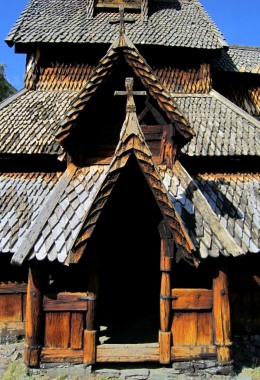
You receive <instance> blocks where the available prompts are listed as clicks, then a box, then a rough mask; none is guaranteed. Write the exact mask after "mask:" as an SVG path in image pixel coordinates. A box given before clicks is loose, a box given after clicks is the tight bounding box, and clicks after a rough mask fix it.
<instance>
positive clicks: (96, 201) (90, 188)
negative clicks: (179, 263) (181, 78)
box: [12, 108, 194, 264]
mask: <svg viewBox="0 0 260 380" xmlns="http://www.w3.org/2000/svg"><path fill="white" fill-rule="evenodd" d="M132 155H134V156H135V158H136V160H137V161H138V164H139V167H140V170H142V173H143V175H144V177H145V178H146V181H147V182H148V183H149V186H150V189H151V191H152V193H153V195H154V198H155V200H156V202H157V204H158V206H159V208H160V210H161V212H162V215H163V217H164V218H165V219H166V220H167V222H168V224H169V226H170V229H171V231H172V234H173V236H174V238H175V242H176V244H177V246H178V247H179V251H180V253H182V255H184V256H185V257H188V259H189V260H192V252H193V251H194V245H193V243H192V240H191V239H190V238H189V236H188V234H187V231H186V229H185V227H184V226H183V224H182V221H181V219H180V217H179V216H178V214H177V213H176V211H175V209H174V206H173V204H172V202H171V199H170V197H169V195H168V193H167V191H166V189H165V186H164V184H163V182H162V180H161V177H160V175H159V172H158V170H157V168H156V166H155V164H154V163H153V160H152V155H151V152H150V150H149V148H148V146H147V145H146V143H145V138H144V135H143V133H142V131H141V129H140V126H139V123H138V119H137V116H136V112H135V109H133V108H131V109H130V108H128V109H127V113H126V119H125V122H124V124H123V127H122V131H121V134H120V141H119V143H118V146H117V148H116V151H115V154H114V158H113V160H112V162H111V164H110V165H109V166H107V165H106V166H104V165H101V166H99V165H94V166H93V167H92V168H91V167H89V168H85V169H76V167H75V166H73V165H72V164H70V166H69V167H68V169H67V171H66V172H67V173H66V172H65V173H64V174H63V176H62V178H61V179H60V181H59V182H58V183H57V186H56V188H55V189H53V192H52V194H50V196H49V198H48V199H47V200H46V202H45V204H44V206H43V208H42V212H41V213H39V215H38V218H37V219H36V220H35V222H34V224H32V226H31V229H29V231H28V233H27V234H26V235H25V236H24V237H23V240H22V241H21V244H20V246H19V247H18V248H17V252H16V253H15V254H14V256H13V259H12V261H13V263H16V264H21V263H22V262H23V260H24V259H25V258H26V257H28V256H29V257H31V258H32V257H36V258H37V259H39V260H42V259H44V258H46V257H47V258H48V259H49V260H50V261H53V260H55V259H58V260H59V261H61V262H64V261H67V262H70V261H72V262H77V261H78V260H79V258H80V257H81V255H82V253H83V251H84V249H85V247H86V244H87V242H88V240H89V238H90V237H91V235H92V233H93V231H94V229H95V226H96V224H97V223H98V219H99V216H100V214H101V213H102V210H103V208H104V207H105V204H106V202H107V200H108V198H109V196H110V194H111V192H112V191H113V188H114V185H115V183H116V182H117V180H118V178H119V176H120V174H121V172H122V170H125V167H126V163H127V162H128V160H129V158H130V157H131V156H132ZM91 175H92V176H91ZM58 188H59V190H58V191H57V189H58Z"/></svg>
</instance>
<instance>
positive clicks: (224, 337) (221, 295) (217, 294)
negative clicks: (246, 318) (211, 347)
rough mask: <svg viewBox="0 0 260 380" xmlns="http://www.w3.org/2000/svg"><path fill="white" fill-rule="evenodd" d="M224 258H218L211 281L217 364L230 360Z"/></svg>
mask: <svg viewBox="0 0 260 380" xmlns="http://www.w3.org/2000/svg"><path fill="white" fill-rule="evenodd" d="M224 260H225V259H224V258H219V261H218V267H217V270H216V276H215V277H214V279H213V318H214V336H215V345H216V346H217V359H218V361H219V362H227V361H230V360H231V349H230V346H231V345H232V343H231V340H230V339H231V323H230V304H229V289H228V269H227V263H226V262H224Z"/></svg>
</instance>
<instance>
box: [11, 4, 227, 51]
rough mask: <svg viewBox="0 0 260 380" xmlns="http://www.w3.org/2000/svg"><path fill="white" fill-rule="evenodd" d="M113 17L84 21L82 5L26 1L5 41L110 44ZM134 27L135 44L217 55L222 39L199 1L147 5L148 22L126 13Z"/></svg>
mask: <svg viewBox="0 0 260 380" xmlns="http://www.w3.org/2000/svg"><path fill="white" fill-rule="evenodd" d="M117 15H118V13H117V12H111V11H108V10H106V9H105V10H100V9H99V10H97V11H96V12H94V17H93V18H88V17H87V16H88V15H87V4H86V0H70V1H64V0H55V1H53V0H45V1H38V0H30V2H29V4H28V5H27V6H26V8H25V9H24V11H23V12H22V14H21V15H20V17H19V19H18V20H17V22H16V23H15V25H14V26H13V28H12V29H11V30H10V32H9V34H8V35H7V37H6V42H7V43H8V44H9V45H10V46H12V45H13V44H31V43H78V44H80V43H112V41H113V39H114V36H115V34H116V32H117V29H118V27H117V25H115V24H111V23H110V20H112V19H114V18H115V17H116V16H117ZM129 16H130V17H131V18H133V19H135V20H136V21H135V22H134V23H131V24H129V25H126V33H127V35H128V36H129V37H130V38H131V40H132V41H133V43H134V44H142V45H163V46H178V47H190V48H195V49H198V48H199V49H221V48H223V47H224V46H227V43H226V41H225V39H224V38H223V35H222V34H221V32H220V31H219V29H218V28H217V26H216V25H215V24H214V22H213V21H212V19H211V18H210V17H209V16H208V15H207V13H206V12H205V10H204V9H203V8H202V6H201V5H200V3H199V1H198V0H189V1H187V0H178V1H177V0H172V1H167V2H163V1H158V2H156V1H151V2H150V3H149V13H148V22H143V20H142V17H141V14H140V13H139V14H138V13H130V14H129Z"/></svg>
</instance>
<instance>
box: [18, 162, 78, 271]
mask: <svg viewBox="0 0 260 380" xmlns="http://www.w3.org/2000/svg"><path fill="white" fill-rule="evenodd" d="M76 169H77V167H76V166H75V165H74V164H72V163H70V164H69V165H68V167H67V169H66V170H65V172H64V173H63V174H62V176H61V177H60V179H59V181H58V183H57V185H56V186H55V187H54V188H53V191H52V192H51V193H50V195H49V197H48V198H47V199H46V201H45V202H43V204H42V207H41V209H40V210H39V213H38V216H37V217H36V218H35V220H34V222H33V225H32V226H31V227H30V229H29V230H28V232H27V233H26V234H25V236H24V237H23V239H22V241H21V244H20V246H18V248H17V251H16V253H15V254H14V255H13V257H12V260H11V262H12V264H14V265H21V264H22V263H23V261H24V260H25V259H26V257H27V256H28V255H29V254H30V251H31V249H32V247H33V245H34V244H35V242H36V240H37V238H38V236H39V234H40V232H41V230H42V228H43V227H44V225H45V223H46V221H47V220H48V218H49V217H50V215H51V213H52V211H53V210H54V208H55V207H56V205H57V203H58V202H59V200H60V197H61V196H62V194H63V193H64V191H65V189H66V187H67V185H68V183H69V182H70V180H71V178H72V177H73V175H74V173H75V171H76ZM42 212H44V215H42Z"/></svg>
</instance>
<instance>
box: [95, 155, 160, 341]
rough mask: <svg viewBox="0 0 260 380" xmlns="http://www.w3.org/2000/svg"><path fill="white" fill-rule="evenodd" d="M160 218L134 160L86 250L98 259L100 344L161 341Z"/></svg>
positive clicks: (126, 168)
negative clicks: (159, 332) (159, 336)
mask: <svg viewBox="0 0 260 380" xmlns="http://www.w3.org/2000/svg"><path fill="white" fill-rule="evenodd" d="M161 218H162V215H161V212H160V210H159V207H158V205H157V202H156V201H155V199H154V197H153V194H152V191H151V189H150V187H149V185H148V183H147V181H146V179H145V177H144V175H143V173H142V171H141V170H140V167H139V165H138V163H137V161H136V159H135V157H131V158H130V159H129V161H128V163H127V164H126V167H125V168H124V170H123V172H122V173H121V174H120V177H119V179H118V181H117V183H116V185H115V187H114V189H113V191H112V194H111V195H110V197H109V199H108V201H107V203H106V205H105V207H104V209H103V212H102V214H101V216H100V218H99V220H98V223H97V226H96V229H95V231H94V233H93V235H92V239H91V242H90V246H88V249H91V251H92V253H93V255H94V256H95V258H97V257H98V260H99V292H98V301H97V324H98V326H97V327H98V329H99V342H98V343H99V344H125V343H128V344H138V343H155V342H158V331H159V328H160V324H159V323H160V321H159V320H160V318H159V316H160V314H159V305H160V302H159V301H160V298H159V297H160V278H161V273H160V236H159V232H158V224H159V222H160V220H161Z"/></svg>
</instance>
